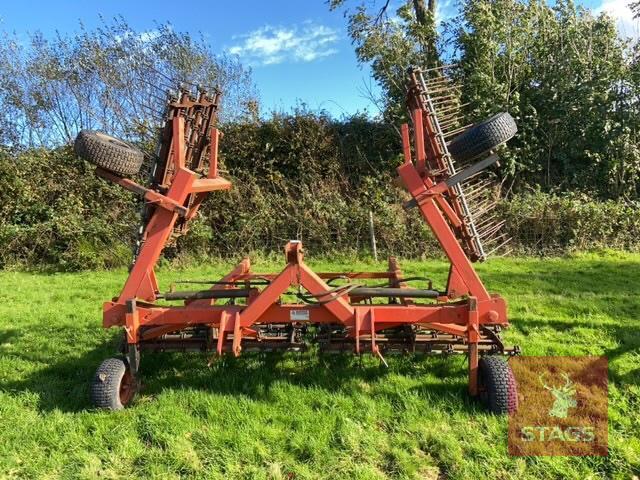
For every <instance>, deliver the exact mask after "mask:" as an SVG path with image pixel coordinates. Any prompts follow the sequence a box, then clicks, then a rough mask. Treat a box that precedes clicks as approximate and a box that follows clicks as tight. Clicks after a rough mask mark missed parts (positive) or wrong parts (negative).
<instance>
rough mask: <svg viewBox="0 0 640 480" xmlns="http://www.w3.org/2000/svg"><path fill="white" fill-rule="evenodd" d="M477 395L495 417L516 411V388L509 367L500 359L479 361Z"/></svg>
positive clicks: (488, 357)
mask: <svg viewBox="0 0 640 480" xmlns="http://www.w3.org/2000/svg"><path fill="white" fill-rule="evenodd" d="M479 368H480V372H479V375H478V393H479V395H480V400H481V401H482V402H483V403H484V404H485V405H486V406H487V408H488V409H489V411H490V412H491V413H493V414H496V415H504V414H508V413H513V412H515V411H516V410H517V409H518V387H517V384H516V379H515V377H514V375H513V371H512V370H511V366H509V364H508V363H507V362H506V361H505V360H504V358H502V357H498V356H491V355H490V356H486V357H482V358H481V359H480V363H479Z"/></svg>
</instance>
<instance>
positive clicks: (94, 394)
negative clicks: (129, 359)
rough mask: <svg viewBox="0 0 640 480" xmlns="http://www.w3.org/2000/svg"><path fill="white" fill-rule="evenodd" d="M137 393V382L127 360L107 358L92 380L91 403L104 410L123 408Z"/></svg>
mask: <svg viewBox="0 0 640 480" xmlns="http://www.w3.org/2000/svg"><path fill="white" fill-rule="evenodd" d="M135 394H136V383H135V379H134V378H133V375H132V374H131V370H130V369H129V366H128V365H127V364H126V362H125V361H124V360H122V359H120V358H107V359H106V360H105V361H104V362H102V363H101V364H100V366H99V367H98V369H97V370H96V374H95V376H94V377H93V381H92V382H91V403H93V405H94V406H95V407H97V408H101V409H104V410H122V409H123V408H124V407H126V406H127V405H128V404H129V403H131V401H132V400H133V398H134V397H135Z"/></svg>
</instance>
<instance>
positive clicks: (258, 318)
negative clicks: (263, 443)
mask: <svg viewBox="0 0 640 480" xmlns="http://www.w3.org/2000/svg"><path fill="white" fill-rule="evenodd" d="M218 101H219V93H218V92H217V91H216V92H215V93H213V94H209V93H208V92H205V91H202V90H200V91H198V92H197V93H196V94H195V95H194V94H192V93H191V92H190V91H187V90H181V92H180V94H179V95H177V96H174V97H172V98H169V100H168V102H167V109H166V116H165V125H164V128H163V130H162V135H161V138H160V142H159V148H158V150H157V154H156V156H155V157H154V162H155V163H154V166H153V173H152V179H151V184H150V185H149V186H148V187H144V186H142V185H139V184H138V183H136V182H134V181H133V180H130V179H127V178H125V176H126V175H131V174H135V173H137V171H138V170H139V169H140V165H141V164H142V160H143V156H142V153H141V152H139V151H138V150H136V149H135V148H133V147H131V146H129V145H128V144H126V143H123V142H121V141H119V140H117V139H114V138H112V137H108V136H106V135H104V134H100V133H97V132H91V131H83V132H81V133H80V134H79V136H78V138H77V140H76V152H77V153H78V155H79V156H81V157H83V158H85V159H87V160H89V161H91V162H93V163H95V164H96V165H97V170H96V171H97V174H98V175H100V176H102V177H104V178H105V179H107V180H110V181H112V182H115V183H117V184H119V185H121V186H122V187H124V188H126V189H128V190H131V191H132V192H134V193H137V194H140V195H142V196H143V197H144V199H145V208H144V212H143V220H144V221H143V225H142V227H141V230H140V238H139V242H138V243H137V246H136V250H135V261H134V263H133V265H132V268H131V270H130V273H129V277H128V278H127V281H126V283H125V285H124V288H123V289H122V292H121V293H120V295H119V296H118V297H117V298H114V299H113V300H112V301H109V302H106V303H105V304H104V308H103V311H104V318H103V324H104V326H105V327H114V326H122V327H124V330H125V339H126V342H125V343H124V345H125V346H124V347H123V350H124V351H123V353H124V356H123V358H110V359H107V360H105V361H104V362H103V363H102V364H101V365H100V367H99V368H98V370H97V372H96V375H95V377H94V379H93V383H92V386H91V395H92V400H93V402H94V404H95V405H96V406H98V407H102V408H108V409H119V408H122V407H123V406H125V405H126V404H128V403H129V402H130V401H131V400H132V398H133V396H134V394H135V391H136V389H137V386H138V381H137V377H138V369H139V365H140V352H141V350H159V351H170V350H178V351H188V350H197V351H211V352H215V353H216V354H217V355H223V354H225V353H231V354H233V355H236V356H237V355H240V354H241V353H243V352H247V351H265V350H266V351H273V350H294V351H300V350H303V349H305V348H306V346H307V341H309V340H311V341H314V342H315V343H317V344H318V348H319V349H320V350H321V351H325V352H355V353H357V354H361V353H363V352H370V353H371V354H373V355H375V356H377V357H379V358H380V360H381V361H382V362H384V361H385V359H384V355H386V354H387V353H392V352H415V353H425V354H434V353H437V354H443V353H464V354H466V355H467V356H468V371H469V387H468V388H469V393H470V395H472V396H480V397H481V398H483V399H484V400H485V401H486V402H487V404H488V406H489V408H490V410H491V411H493V412H496V413H504V412H508V411H512V410H514V409H515V408H516V405H517V395H516V385H515V381H514V379H513V374H512V373H511V369H510V367H509V365H508V363H507V362H506V361H505V360H504V359H503V357H502V356H501V355H500V354H515V353H517V347H512V348H507V347H505V345H503V343H502V341H501V339H500V336H499V332H500V330H501V329H502V328H504V327H506V326H508V320H507V307H506V304H505V301H504V300H503V299H502V298H501V297H500V296H499V295H493V294H490V293H489V292H487V290H486V288H485V286H484V285H483V283H482V281H481V280H480V278H479V277H478V275H477V273H476V272H475V270H474V268H473V265H472V262H474V261H482V260H484V259H485V258H486V257H487V255H488V254H489V253H490V252H487V251H486V250H487V249H488V245H490V244H491V243H492V245H493V246H492V247H491V249H492V250H493V249H495V248H497V247H500V246H501V245H502V244H503V243H504V240H505V239H504V238H503V237H500V236H499V235H497V232H498V230H499V228H500V226H501V223H500V222H497V221H495V220H492V219H486V218H485V217H481V214H483V213H485V212H486V211H489V210H490V205H489V204H487V203H486V202H485V203H483V204H482V205H481V206H480V207H478V208H477V209H476V211H475V212H473V210H474V209H473V207H472V205H473V202H474V201H476V200H478V199H483V198H485V197H487V192H489V188H488V187H487V186H486V184H485V183H482V182H480V183H478V182H477V181H476V182H475V184H474V185H473V186H472V187H470V191H469V192H468V193H467V194H465V192H464V191H463V184H468V183H469V182H470V181H474V179H477V174H478V173H480V172H481V171H482V170H484V169H485V168H486V167H488V166H489V165H491V164H492V163H495V162H496V161H497V159H498V157H497V156H496V155H495V154H493V152H492V149H494V148H495V147H496V146H498V145H499V144H501V143H504V142H505V141H507V140H508V139H509V138H511V137H512V136H513V135H514V134H515V132H516V127H515V123H514V122H513V119H512V118H511V117H510V116H509V115H508V114H507V113H502V114H499V115H496V116H494V117H492V118H490V119H489V120H487V121H485V122H483V123H480V124H476V125H473V126H466V127H462V126H459V120H460V117H461V116H460V115H459V113H458V112H459V109H460V102H459V100H458V96H457V94H456V87H455V85H454V84H453V83H452V82H451V80H450V78H449V76H448V75H447V70H446V67H441V68H438V69H432V70H428V71H424V72H423V71H420V70H418V69H412V70H411V71H410V72H409V75H408V94H407V106H408V108H409V111H410V114H411V118H412V124H413V125H412V127H413V128H411V129H410V127H409V126H408V125H407V124H405V125H402V129H401V132H402V145H403V153H404V162H403V163H402V165H400V166H399V167H398V169H397V173H398V175H399V179H400V181H401V183H402V184H403V185H404V187H405V188H406V189H407V191H408V192H409V194H410V195H411V199H410V200H409V201H407V202H406V203H405V207H406V208H417V209H418V210H419V211H420V213H421V215H422V217H423V218H424V220H425V221H426V223H427V224H428V225H429V227H430V228H431V230H432V232H433V234H434V235H435V237H436V239H437V240H438V242H439V243H440V245H441V246H442V248H443V250H444V252H445V254H446V256H447V258H448V259H449V261H450V264H451V266H450V269H449V276H448V281H447V285H446V287H445V288H444V289H443V290H435V289H434V288H433V287H432V286H431V284H430V283H429V287H428V288H426V289H424V288H410V287H409V286H408V284H409V283H410V282H412V281H415V280H418V279H417V278H405V277H404V276H403V275H402V272H401V270H400V267H399V265H398V262H397V261H396V260H395V259H394V258H390V259H389V266H388V270H387V271H386V272H376V273H371V272H355V273H354V272H350V273H345V272H323V273H315V272H313V271H312V270H311V269H310V268H309V267H308V266H307V265H306V264H305V262H304V254H303V247H302V243H301V242H300V241H296V240H292V241H290V242H289V243H287V245H286V246H285V249H284V253H285V260H286V265H285V267H284V269H283V270H282V271H281V272H279V273H253V272H252V271H251V265H250V262H249V259H248V258H245V259H244V260H242V262H240V263H239V264H238V265H237V266H236V267H235V268H234V269H233V270H232V271H231V272H230V273H229V274H228V275H226V276H225V277H223V278H222V279H221V280H219V281H200V282H191V283H196V284H197V283H200V284H207V287H208V288H207V289H204V290H195V291H170V292H165V293H161V292H160V291H159V288H158V282H157V280H156V275H155V273H154V267H155V265H156V263H157V261H158V258H159V257H160V254H161V252H162V250H163V248H164V247H165V245H166V244H167V242H169V241H170V240H171V239H172V238H174V237H175V236H176V235H179V234H183V233H184V232H186V227H187V225H188V222H189V220H191V219H192V218H193V217H194V216H195V215H196V213H197V211H198V208H199V206H200V205H201V203H202V201H203V200H204V198H205V196H206V195H207V194H208V193H209V192H212V191H214V190H227V189H230V188H231V183H230V182H229V181H228V180H226V179H224V178H222V177H221V176H220V175H219V171H218V142H219V139H220V135H221V134H220V132H219V131H218V130H217V128H216V127H215V124H216V114H217V110H218ZM411 136H412V137H413V142H411V140H410V137H411ZM483 154H484V156H485V157H486V158H483V159H481V160H480V161H477V160H478V158H482V155H483ZM487 154H488V156H487ZM471 161H476V163H469V164H468V165H466V166H465V163H468V162H471ZM454 162H457V163H454ZM456 165H458V169H456ZM461 167H463V168H461ZM472 212H473V213H472ZM496 235H497V236H496ZM363 279H378V281H380V282H383V284H382V285H380V284H379V285H376V286H370V285H365V284H363V283H358V282H360V281H361V280H363ZM420 280H423V279H420ZM172 290H173V289H172ZM291 295H294V296H295V297H296V298H297V300H295V301H294V302H289V301H287V299H288V298H291ZM374 299H379V300H378V302H376V301H374ZM176 301H179V302H180V304H176V303H175V302H176ZM222 301H224V303H222ZM380 302H385V303H380Z"/></svg>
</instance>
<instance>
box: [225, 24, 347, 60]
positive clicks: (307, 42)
mask: <svg viewBox="0 0 640 480" xmlns="http://www.w3.org/2000/svg"><path fill="white" fill-rule="evenodd" d="M235 38H237V39H241V40H242V42H241V43H240V44H238V45H234V46H232V47H230V48H229V49H228V51H229V53H231V54H233V55H239V56H240V57H242V60H243V61H244V62H245V63H248V64H250V65H254V66H259V65H275V64H278V63H282V62H285V61H293V62H311V61H313V60H316V59H318V58H322V57H327V56H329V55H333V54H335V53H337V52H338V51H337V50H336V49H335V48H333V45H334V44H335V43H336V42H337V41H338V33H337V31H336V30H333V29H332V28H329V27H326V26H324V25H315V24H313V23H311V22H305V23H304V24H303V25H302V26H301V27H298V26H296V25H294V26H292V27H288V28H287V27H273V26H270V25H267V26H265V27H262V28H259V29H258V30H254V31H253V32H250V33H248V34H245V35H240V36H238V37H235Z"/></svg>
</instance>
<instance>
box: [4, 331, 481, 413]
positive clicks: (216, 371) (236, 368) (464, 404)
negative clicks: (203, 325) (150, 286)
mask: <svg viewBox="0 0 640 480" xmlns="http://www.w3.org/2000/svg"><path fill="white" fill-rule="evenodd" d="M13 333H15V332H13ZM10 334H12V332H2V335H5V336H6V335H10ZM1 338H2V336H0V339H1ZM61 338H64V335H62V334H61ZM67 338H68V337H67ZM119 339H120V337H119V336H115V335H114V337H113V338H112V340H110V341H105V342H104V343H102V344H101V345H99V346H98V347H96V348H93V349H84V348H80V347H78V353H79V354H78V355H74V354H73V353H70V354H66V355H59V356H54V357H52V358H47V362H48V366H46V367H45V368H40V369H38V368H37V365H38V364H39V363H41V362H42V360H43V358H45V355H44V354H43V353H42V352H16V353H12V355H11V356H12V357H14V358H15V359H18V360H20V361H22V362H30V363H32V364H33V365H34V370H33V371H32V372H29V373H25V374H24V375H23V376H22V378H19V379H16V380H4V379H3V378H0V391H4V392H7V393H10V394H21V393H33V394H36V395H37V396H38V408H39V410H40V411H42V412H48V411H52V410H61V411H65V412H79V411H83V410H90V409H91V408H92V405H91V403H90V399H89V386H90V382H91V380H92V378H93V375H94V372H95V369H96V368H97V367H98V365H99V364H100V363H101V362H102V361H103V360H104V359H105V358H108V357H111V356H117V355H116V354H115V352H116V351H117V345H118V343H119ZM208 358H209V356H208V355H207V356H205V355H203V354H198V353H150V352H144V353H143V356H142V362H141V371H140V378H141V381H142V394H143V395H150V396H152V397H153V396H157V395H161V394H162V393H163V392H164V391H167V390H180V389H188V390H199V391H203V392H211V393H215V394H222V395H243V396H246V397H249V398H251V399H253V400H258V401H271V400H273V399H274V394H273V390H272V389H273V387H274V385H279V386H282V384H287V385H292V386H295V387H299V388H301V389H322V390H326V391H327V392H331V393H338V394H341V395H344V396H347V397H348V396H354V397H355V396H361V395H363V394H367V395H368V394H371V395H374V396H379V395H382V396H386V397H387V398H389V399H390V400H391V401H392V402H393V401H395V400H398V401H399V400H400V399H401V398H400V397H402V396H403V395H406V393H407V392H408V391H413V392H415V393H416V394H418V395H420V396H425V397H428V398H429V403H430V404H431V405H433V404H435V405H438V404H439V403H441V405H442V406H443V408H451V404H452V403H453V404H454V405H455V404H458V407H457V409H458V410H459V409H463V410H467V411H475V410H477V408H478V407H477V406H476V405H475V403H474V402H472V401H471V400H469V399H468V397H467V395H466V385H467V384H466V381H467V377H466V359H465V358H464V357H461V356H454V357H449V358H444V357H412V356H392V357H390V358H388V361H389V364H390V368H386V367H384V366H382V365H381V364H379V362H378V361H377V360H376V359H374V358H372V357H371V356H369V355H364V356H363V357H362V358H360V357H356V356H354V355H349V354H339V355H322V354H319V353H318V352H316V351H313V350H312V351H309V352H305V353H302V354H297V353H247V354H244V355H242V356H241V357H239V358H233V357H229V356H225V357H222V358H221V359H217V360H216V361H215V362H214V363H213V365H212V366H211V367H208V366H207V360H208ZM389 376H395V377H397V376H402V377H408V378H409V379H418V380H419V381H418V382H415V381H413V380H410V381H409V384H410V385H409V386H407V387H406V388H405V387H403V386H401V385H400V386H398V385H397V384H393V382H391V383H389V384H387V383H385V382H384V380H385V379H386V378H387V377H389ZM423 380H424V381H423ZM401 383H402V382H401ZM416 383H418V385H416ZM365 384H368V386H364V387H363V385H365ZM373 384H375V388H374V390H373V391H372V389H371V385H373ZM396 397H397V398H396ZM452 399H454V400H456V401H454V402H452Z"/></svg>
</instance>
